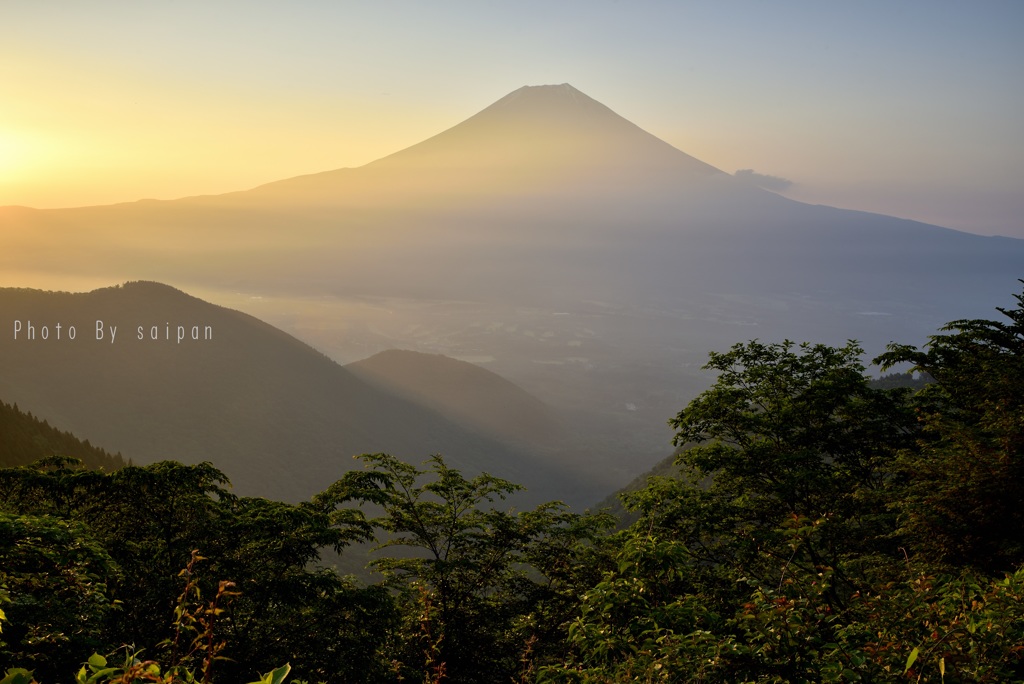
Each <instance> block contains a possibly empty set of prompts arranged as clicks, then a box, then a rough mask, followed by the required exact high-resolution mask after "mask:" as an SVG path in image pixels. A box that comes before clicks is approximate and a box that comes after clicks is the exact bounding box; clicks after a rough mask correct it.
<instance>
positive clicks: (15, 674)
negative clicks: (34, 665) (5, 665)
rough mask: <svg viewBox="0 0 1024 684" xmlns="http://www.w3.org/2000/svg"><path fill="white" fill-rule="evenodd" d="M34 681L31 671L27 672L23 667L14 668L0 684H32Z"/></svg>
mask: <svg viewBox="0 0 1024 684" xmlns="http://www.w3.org/2000/svg"><path fill="white" fill-rule="evenodd" d="M32 680H33V678H32V671H31V670H26V669H25V668H23V667H12V668H11V669H10V670H8V671H7V674H6V675H4V678H3V679H0V684H31V683H32Z"/></svg>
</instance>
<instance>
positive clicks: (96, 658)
mask: <svg viewBox="0 0 1024 684" xmlns="http://www.w3.org/2000/svg"><path fill="white" fill-rule="evenodd" d="M106 666H107V659H106V658H104V657H103V656H101V655H100V654H99V653H93V654H92V655H91V656H89V667H91V668H93V669H94V670H98V669H101V668H104V667H106Z"/></svg>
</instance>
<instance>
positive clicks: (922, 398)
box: [877, 295, 1024, 574]
mask: <svg viewBox="0 0 1024 684" xmlns="http://www.w3.org/2000/svg"><path fill="white" fill-rule="evenodd" d="M1015 298H1016V300H1017V304H1018V306H1017V307H1016V308H1014V309H1004V308H998V309H997V310H998V311H999V312H1000V313H1001V314H1003V316H1005V317H1006V318H1007V319H1009V320H1008V321H1002V320H1000V321H991V320H981V319H972V320H957V321H953V322H951V323H949V324H948V325H946V326H945V327H944V328H942V331H943V332H942V334H937V335H933V336H932V337H931V338H930V341H929V343H928V345H927V346H926V348H925V349H924V350H918V349H917V348H915V347H912V346H908V345H895V344H894V345H890V346H889V350H888V351H887V352H886V353H885V354H883V355H881V356H880V357H879V358H878V359H877V362H878V363H881V364H882V365H883V367H886V368H888V367H891V366H893V365H896V364H904V363H909V364H912V365H913V367H914V370H916V371H922V372H924V373H927V374H928V375H930V376H931V377H932V378H934V380H935V382H934V383H933V384H931V385H929V386H928V387H926V388H925V389H924V390H922V391H921V392H920V393H919V394H918V395H917V396H916V401H915V408H916V410H917V412H918V416H919V419H920V422H921V426H922V428H923V434H922V435H921V440H920V444H919V448H918V449H916V450H907V451H905V452H904V453H903V455H902V457H901V459H900V463H899V466H900V472H901V474H902V476H903V477H904V478H905V479H906V481H907V483H908V484H907V486H906V488H905V490H904V492H903V493H902V495H901V497H900V499H899V500H898V501H897V507H898V510H899V511H900V513H901V514H902V516H903V520H904V523H905V529H906V531H907V532H908V534H909V536H910V537H911V540H912V543H913V546H914V548H915V549H917V550H918V551H919V552H920V553H925V554H929V555H934V556H938V558H937V560H940V561H941V562H944V563H949V564H952V565H955V566H961V567H963V566H966V567H972V568H975V569H977V570H980V571H982V572H985V573H988V574H998V573H1000V572H1003V571H1010V570H1013V569H1014V568H1016V567H1018V566H1019V565H1020V564H1021V563H1024V508H1022V506H1021V501H1024V295H1015Z"/></svg>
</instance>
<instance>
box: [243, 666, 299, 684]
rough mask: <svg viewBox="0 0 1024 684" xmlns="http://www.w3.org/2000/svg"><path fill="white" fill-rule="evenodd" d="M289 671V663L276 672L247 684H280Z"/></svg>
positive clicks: (290, 667) (272, 671) (273, 671)
mask: <svg viewBox="0 0 1024 684" xmlns="http://www.w3.org/2000/svg"><path fill="white" fill-rule="evenodd" d="M291 670H292V666H291V665H290V664H289V663H285V664H284V665H282V666H281V667H279V668H277V669H276V670H271V671H270V672H268V673H266V674H265V675H263V676H262V677H260V678H259V680H258V681H255V682H249V684H282V682H284V680H285V678H286V677H287V676H288V673H289V672H291Z"/></svg>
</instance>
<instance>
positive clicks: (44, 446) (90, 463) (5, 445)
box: [0, 401, 126, 472]
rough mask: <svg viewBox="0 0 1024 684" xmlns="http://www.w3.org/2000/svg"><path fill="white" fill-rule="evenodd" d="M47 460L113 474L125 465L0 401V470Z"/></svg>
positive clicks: (44, 420)
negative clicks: (65, 460)
mask: <svg viewBox="0 0 1024 684" xmlns="http://www.w3.org/2000/svg"><path fill="white" fill-rule="evenodd" d="M51 456H66V457H69V458H76V459H78V460H80V461H81V462H82V465H84V466H85V467H86V468H92V469H103V470H106V471H108V472H109V471H111V470H117V469H118V468H120V467H122V466H124V465H126V464H125V461H124V459H123V458H122V457H121V454H111V453H108V452H106V451H104V450H103V449H100V448H99V447H96V446H93V445H92V444H90V443H89V440H88V439H86V440H85V441H82V440H81V439H79V438H78V437H76V436H75V435H73V434H71V433H70V432H66V431H63V430H60V429H59V428H57V427H54V426H53V425H50V423H49V421H47V420H46V419H42V420H41V419H39V418H37V417H36V416H33V415H32V414H31V413H25V412H23V411H22V410H21V409H20V408H19V407H18V405H17V404H14V405H11V404H7V403H5V402H2V401H0V468H13V467H15V466H24V465H29V464H30V463H34V462H35V461H38V460H40V459H43V458H49V457H51Z"/></svg>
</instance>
